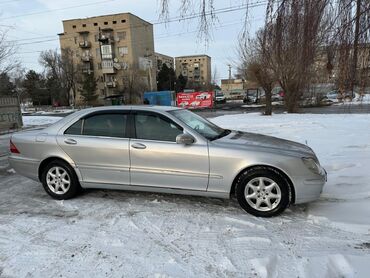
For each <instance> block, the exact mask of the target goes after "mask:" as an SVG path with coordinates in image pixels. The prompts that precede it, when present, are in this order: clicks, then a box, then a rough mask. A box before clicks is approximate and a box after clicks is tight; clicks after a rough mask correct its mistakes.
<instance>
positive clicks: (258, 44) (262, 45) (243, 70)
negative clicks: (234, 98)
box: [237, 29, 277, 115]
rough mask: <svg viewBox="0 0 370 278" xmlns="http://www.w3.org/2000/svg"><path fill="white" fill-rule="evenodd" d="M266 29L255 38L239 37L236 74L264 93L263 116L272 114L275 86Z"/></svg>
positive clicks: (270, 49)
mask: <svg viewBox="0 0 370 278" xmlns="http://www.w3.org/2000/svg"><path fill="white" fill-rule="evenodd" d="M266 32H267V31H266V29H262V30H260V31H259V32H258V33H257V36H256V38H254V39H248V38H246V37H245V36H241V37H240V40H239V44H238V47H237V53H238V56H239V60H240V64H239V66H238V73H239V74H241V76H243V77H244V79H246V80H248V81H252V82H255V83H257V84H258V85H259V86H261V87H262V89H263V90H264V91H265V99H266V107H265V112H264V114H265V115H271V114H272V103H271V98H272V89H273V88H274V86H275V84H276V80H277V79H276V75H275V73H274V71H273V69H272V67H271V63H270V58H271V56H272V53H271V51H272V48H271V45H270V44H269V43H267V42H266V40H265V37H266Z"/></svg>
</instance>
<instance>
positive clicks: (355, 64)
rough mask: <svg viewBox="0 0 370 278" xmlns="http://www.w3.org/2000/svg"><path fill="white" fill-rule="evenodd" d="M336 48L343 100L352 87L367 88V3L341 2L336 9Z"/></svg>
mask: <svg viewBox="0 0 370 278" xmlns="http://www.w3.org/2000/svg"><path fill="white" fill-rule="evenodd" d="M337 18H338V19H337V21H336V26H335V27H336V29H337V32H336V33H335V37H334V40H335V45H336V46H337V56H338V59H337V60H338V77H337V80H338V88H339V92H340V94H341V95H342V98H343V97H345V94H346V92H348V91H352V92H353V91H354V88H355V86H360V90H362V91H364V88H365V87H364V86H366V84H368V82H369V80H368V79H369V78H368V75H367V74H366V73H367V71H368V67H369V66H370V61H369V59H367V58H366V57H368V55H367V53H368V51H369V47H370V2H369V1H365V0H341V1H338V5H337Z"/></svg>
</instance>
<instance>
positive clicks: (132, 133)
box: [129, 110, 185, 143]
mask: <svg viewBox="0 0 370 278" xmlns="http://www.w3.org/2000/svg"><path fill="white" fill-rule="evenodd" d="M137 114H146V115H154V116H157V117H159V118H160V119H162V120H164V121H167V122H169V123H170V124H173V125H175V126H176V127H177V128H179V129H180V130H181V131H182V133H184V131H185V128H184V127H182V126H181V125H179V124H178V123H176V122H175V121H173V120H172V119H171V118H169V117H167V116H165V115H163V114H160V113H157V112H154V111H145V110H132V111H131V113H130V115H129V122H130V126H129V136H130V138H131V139H135V140H143V141H149V142H161V143H176V141H166V140H154V139H141V138H137V134H136V125H135V123H136V122H135V117H136V115H137Z"/></svg>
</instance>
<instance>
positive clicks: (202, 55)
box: [175, 54, 211, 59]
mask: <svg viewBox="0 0 370 278" xmlns="http://www.w3.org/2000/svg"><path fill="white" fill-rule="evenodd" d="M204 56H207V57H208V58H211V56H209V55H207V54H200V55H187V56H177V57H175V59H177V58H194V57H204Z"/></svg>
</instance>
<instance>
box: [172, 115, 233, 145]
mask: <svg viewBox="0 0 370 278" xmlns="http://www.w3.org/2000/svg"><path fill="white" fill-rule="evenodd" d="M169 113H170V114H172V115H173V116H175V117H176V118H177V119H179V120H180V121H181V122H183V123H184V124H186V125H187V126H189V127H190V128H192V129H194V130H196V131H197V132H198V133H199V134H201V135H203V136H204V137H205V138H207V139H208V140H215V139H218V138H221V137H223V136H226V135H227V134H229V133H230V130H228V129H223V128H221V127H218V126H217V125H215V124H213V123H211V122H209V121H207V120H206V119H204V118H202V117H201V116H198V115H197V114H194V113H193V112H190V111H189V110H185V109H180V110H172V111H169Z"/></svg>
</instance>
